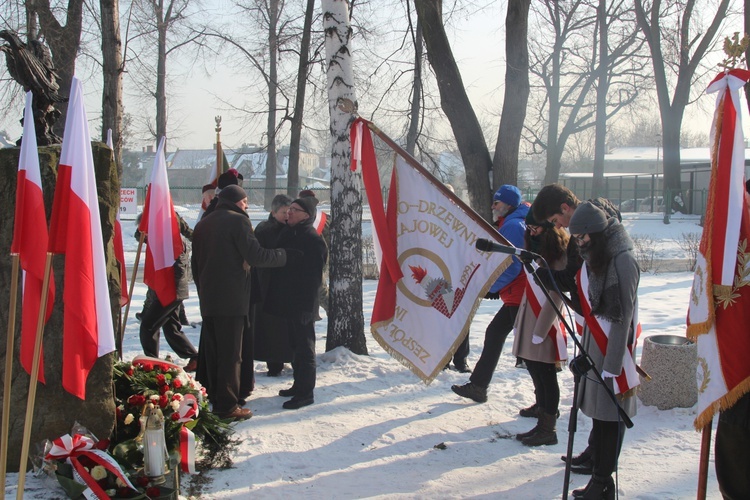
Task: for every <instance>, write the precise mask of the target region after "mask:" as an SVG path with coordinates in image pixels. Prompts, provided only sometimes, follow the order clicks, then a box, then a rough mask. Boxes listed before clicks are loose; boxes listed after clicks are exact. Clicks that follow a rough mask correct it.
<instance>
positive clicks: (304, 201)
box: [292, 196, 318, 219]
mask: <svg viewBox="0 0 750 500" xmlns="http://www.w3.org/2000/svg"><path fill="white" fill-rule="evenodd" d="M292 203H294V204H297V205H299V206H300V208H302V210H304V211H305V212H306V213H307V215H309V216H310V218H311V219H314V218H315V216H316V215H317V213H318V209H317V208H315V206H316V205H317V204H318V199H317V198H315V197H314V196H306V197H304V198H297V199H296V200H294V201H293V202H292Z"/></svg>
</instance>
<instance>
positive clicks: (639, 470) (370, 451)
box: [5, 208, 721, 499]
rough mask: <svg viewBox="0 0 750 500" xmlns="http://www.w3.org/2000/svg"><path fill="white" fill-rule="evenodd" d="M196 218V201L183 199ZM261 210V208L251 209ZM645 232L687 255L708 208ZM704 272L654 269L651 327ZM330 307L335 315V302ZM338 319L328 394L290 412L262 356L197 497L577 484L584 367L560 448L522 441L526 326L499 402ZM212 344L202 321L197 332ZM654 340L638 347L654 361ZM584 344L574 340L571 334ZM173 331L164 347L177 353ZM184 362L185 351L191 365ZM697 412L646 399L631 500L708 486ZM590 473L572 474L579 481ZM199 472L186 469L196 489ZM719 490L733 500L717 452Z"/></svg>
mask: <svg viewBox="0 0 750 500" xmlns="http://www.w3.org/2000/svg"><path fill="white" fill-rule="evenodd" d="M180 211H181V213H183V215H184V216H185V217H186V219H187V220H188V221H189V222H190V223H191V224H192V223H193V222H194V219H195V215H194V214H195V210H194V209H192V208H189V209H186V208H181V209H180ZM251 217H252V218H253V220H255V221H257V220H261V219H262V218H263V215H262V214H261V213H253V214H251ZM625 224H626V226H627V228H628V230H629V231H630V233H631V234H632V235H634V236H635V237H636V238H642V239H645V240H647V241H649V245H648V246H649V248H653V249H654V253H655V257H656V259H657V260H658V259H684V258H685V253H684V251H683V250H682V249H681V248H680V244H679V241H680V240H681V239H682V235H683V234H685V233H697V234H698V235H700V232H701V227H700V226H699V225H698V220H697V218H695V217H685V216H673V217H672V220H671V224H669V225H664V224H663V223H662V217H661V216H660V215H659V214H654V215H651V214H626V220H625ZM132 233H133V223H132V222H130V221H125V222H124V234H125V242H126V250H128V252H127V257H126V258H127V259H128V260H130V262H131V263H132V262H133V260H134V257H135V250H136V244H135V242H134V241H135V240H133V238H132V237H131V236H130V235H132ZM691 284H692V274H691V273H689V272H687V271H680V272H657V274H653V273H644V274H643V275H642V276H641V283H640V288H639V299H640V300H639V302H640V320H641V323H642V325H643V335H645V336H650V335H663V334H671V335H680V336H684V332H685V314H686V310H687V304H688V296H689V290H690V287H691ZM376 285H377V283H376V282H375V281H366V282H365V283H364V297H363V298H364V301H363V302H364V312H365V318H366V320H367V322H368V323H369V317H370V313H371V311H372V305H373V300H374V297H375V290H376ZM145 291H146V289H145V286H144V285H143V284H142V283H137V284H136V285H135V292H134V302H133V306H132V309H131V313H130V318H129V319H128V324H127V330H126V336H125V348H124V349H125V358H126V359H131V358H132V357H134V356H135V355H137V354H139V353H140V344H139V341H138V323H137V322H136V320H135V318H134V314H135V312H136V311H139V310H140V304H141V302H142V300H143V298H144V296H145ZM186 306H187V314H188V318H189V319H190V320H191V321H198V320H200V313H199V309H198V298H197V296H196V294H195V291H194V289H193V290H192V295H191V297H190V299H188V301H187V302H186ZM498 307H499V306H498V302H496V301H483V303H482V305H481V307H480V308H479V311H478V313H477V315H476V316H475V318H474V322H473V324H472V329H471V354H470V356H469V364H470V365H471V366H472V367H473V365H474V364H475V363H476V361H477V359H478V357H479V354H480V353H481V349H482V342H483V337H484V330H485V328H486V326H487V324H488V323H489V322H490V320H491V319H492V317H493V315H494V313H495V312H496V311H497V309H498ZM321 313H322V311H321ZM326 328H327V321H326V318H325V317H324V318H323V320H322V321H320V322H318V323H317V324H316V332H317V337H318V344H317V345H318V359H317V361H318V382H317V389H316V391H315V404H314V405H312V406H308V407H305V408H302V409H300V410H297V411H289V410H284V409H282V408H281V404H282V402H283V401H284V400H285V399H284V398H281V397H279V396H278V395H277V393H278V390H279V389H282V388H286V387H288V386H289V385H290V384H291V381H292V378H291V369H290V368H289V367H287V369H285V371H284V373H283V374H282V376H281V377H279V378H271V377H267V376H266V375H265V364H264V363H257V364H256V376H257V381H256V390H255V392H254V393H253V395H252V398H251V400H250V401H249V408H251V409H252V411H253V413H254V414H255V416H254V417H253V418H252V419H250V420H248V421H245V422H241V423H238V424H236V425H235V428H236V431H237V436H238V437H239V438H240V439H241V444H240V446H239V448H238V449H237V452H236V455H235V456H234V467H233V468H231V469H228V470H215V471H212V472H210V473H208V478H209V481H204V482H203V485H202V486H201V487H198V488H197V489H195V490H194V493H195V494H196V497H197V496H198V495H199V496H200V498H209V499H230V498H231V499H238V498H263V499H265V498H279V499H282V498H292V497H296V498H300V497H305V498H321V499H349V498H425V499H428V498H429V499H433V498H487V499H489V498H493V499H494V498H514V499H548V498H549V499H551V498H560V497H561V495H562V491H563V476H564V464H563V462H562V461H561V460H560V455H562V454H564V453H565V451H566V445H567V440H568V432H567V427H568V421H569V417H570V405H571V398H572V390H573V386H572V375H571V374H570V373H569V372H568V371H567V370H564V371H562V372H561V373H560V374H559V376H558V378H559V381H560V386H561V407H560V412H561V415H560V419H559V420H558V438H559V441H560V442H559V444H557V445H554V446H544V447H539V448H527V447H525V446H523V445H522V444H521V443H520V442H518V441H516V440H515V439H514V435H515V434H516V433H518V432H524V431H527V430H528V429H530V428H531V427H532V426H533V425H534V422H533V421H532V420H530V419H526V418H521V417H519V416H518V410H519V409H520V408H522V407H525V406H528V405H529V404H531V403H532V402H533V387H532V383H531V379H530V378H529V376H528V373H527V372H526V371H525V370H523V369H518V368H515V367H514V365H515V358H514V356H513V355H512V354H511V346H512V342H513V336H512V335H511V336H510V337H509V338H508V341H507V342H506V345H505V348H504V349H503V353H502V356H501V359H500V362H499V364H498V367H497V371H496V372H495V377H494V379H493V381H492V384H491V386H490V390H489V401H488V402H487V403H484V404H476V403H473V402H471V401H468V400H465V399H462V398H460V397H459V396H457V395H455V394H453V392H451V390H450V386H451V385H452V384H457V383H458V384H461V383H464V382H466V381H467V380H468V376H467V375H465V374H460V373H457V372H455V371H451V370H448V371H444V372H443V373H441V374H440V375H439V376H438V377H437V378H436V379H435V381H434V382H433V383H432V384H430V385H429V386H426V385H424V384H423V383H422V382H421V381H419V380H418V379H417V378H416V377H415V376H414V375H413V374H412V373H411V372H410V371H409V370H407V369H406V368H405V367H403V366H402V365H401V364H399V363H398V362H396V361H394V360H393V359H391V358H390V356H389V355H388V354H387V353H385V352H384V351H383V349H382V348H381V347H380V346H379V345H378V344H377V342H375V341H374V340H373V339H372V337H371V336H370V335H369V333H367V338H368V343H367V347H368V351H369V356H357V355H354V354H352V353H350V352H348V351H347V350H345V349H343V348H339V349H336V350H334V351H332V352H328V353H325V352H324V348H325V336H326ZM186 333H187V334H188V336H189V337H190V338H191V340H192V341H193V342H194V343H195V344H196V345H197V344H198V334H199V330H198V328H190V327H187V328H186ZM641 345H642V342H641V344H639V349H638V356H639V357H640V351H641ZM569 346H570V351H571V353H572V343H570V344H569ZM168 347H169V346H168V345H167V344H166V342H164V341H162V344H161V349H162V350H161V354H162V356H164V355H166V354H168V353H170V351H169V349H168ZM182 362H183V363H184V362H185V361H182ZM694 418H695V408H675V409H672V410H666V411H660V410H658V409H656V407H650V406H644V405H642V404H641V405H639V408H638V415H637V416H636V417H635V418H634V423H635V426H634V427H633V428H632V429H629V430H628V431H627V433H626V436H625V446H624V450H623V452H622V455H621V458H620V468H619V472H618V476H617V480H618V486H619V487H618V491H619V495H620V496H621V497H622V498H634V499H636V498H637V499H683V498H684V499H687V498H694V497H695V495H696V487H697V477H698V456H699V450H700V434H699V433H697V432H696V431H695V430H694V429H693V419H694ZM590 429H591V421H590V420H589V419H588V418H586V417H585V416H583V415H582V414H579V417H578V431H577V432H576V434H575V447H574V450H575V451H576V452H579V451H580V450H582V449H583V448H584V447H585V444H586V439H587V437H588V433H589V431H590ZM17 477H18V476H17V474H9V476H8V481H7V485H6V489H5V492H6V494H7V495H8V496H9V497H10V496H15V494H16V484H17ZM587 481H588V477H587V476H576V475H572V476H571V489H572V488H575V487H580V486H583V485H585V484H586V482H587ZM26 486H27V491H26V494H25V498H40V499H52V498H62V497H64V493H63V492H62V490H61V489H59V488H58V487H57V486H56V484H55V482H54V481H51V480H48V479H42V478H34V477H31V476H30V475H29V476H28V477H27V480H26ZM188 486H189V479H188V478H186V477H185V478H184V479H183V495H187V491H188ZM708 497H709V498H721V496H720V494H719V492H718V487H717V484H716V476H715V473H714V464H713V456H712V457H711V463H710V466H709V480H708Z"/></svg>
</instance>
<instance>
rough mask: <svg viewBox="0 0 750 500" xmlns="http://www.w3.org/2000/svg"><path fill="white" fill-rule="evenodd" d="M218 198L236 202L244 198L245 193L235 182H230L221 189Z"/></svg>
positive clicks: (245, 196)
mask: <svg viewBox="0 0 750 500" xmlns="http://www.w3.org/2000/svg"><path fill="white" fill-rule="evenodd" d="M218 196H219V199H222V200H227V201H230V202H232V203H237V202H238V201H240V200H244V199H245V198H247V193H245V190H244V189H242V188H241V187H239V186H238V185H236V184H231V185H229V186H227V187H225V188H224V189H222V190H221V191H220V192H219V194H218Z"/></svg>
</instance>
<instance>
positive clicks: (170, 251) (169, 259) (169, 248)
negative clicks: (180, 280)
mask: <svg viewBox="0 0 750 500" xmlns="http://www.w3.org/2000/svg"><path fill="white" fill-rule="evenodd" d="M165 142H166V141H165V140H164V138H163V137H162V139H161V141H160V142H159V149H158V150H157V151H156V158H154V168H153V169H152V170H151V182H150V183H149V185H148V191H147V192H146V203H145V205H144V206H143V215H142V216H141V223H140V225H139V226H138V230H139V231H140V232H142V233H145V234H147V235H148V246H147V250H146V266H145V269H144V272H143V282H144V283H145V284H146V285H148V287H149V288H151V289H152V290H154V292H156V296H157V297H158V298H159V302H160V303H161V304H162V305H163V306H167V305H169V304H171V303H172V302H174V301H175V300H176V299H177V290H176V287H175V282H174V268H173V267H172V266H174V263H175V261H176V260H177V258H178V257H179V256H180V254H181V253H182V238H181V237H180V226H179V223H178V221H177V216H176V215H175V213H174V205H172V195H171V194H170V193H169V179H168V178H167V161H166V159H165V156H164V144H165Z"/></svg>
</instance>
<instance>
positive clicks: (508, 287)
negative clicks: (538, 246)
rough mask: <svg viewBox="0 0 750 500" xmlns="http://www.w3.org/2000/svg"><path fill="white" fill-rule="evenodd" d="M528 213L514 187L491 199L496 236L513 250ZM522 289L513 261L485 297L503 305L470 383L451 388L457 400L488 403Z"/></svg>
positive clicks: (523, 281)
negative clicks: (462, 398)
mask: <svg viewBox="0 0 750 500" xmlns="http://www.w3.org/2000/svg"><path fill="white" fill-rule="evenodd" d="M528 213H529V205H528V204H525V203H521V190H520V189H518V188H517V187H516V186H512V185H510V184H504V185H502V186H500V189H498V190H497V192H495V195H494V196H493V198H492V215H493V218H495V219H498V218H503V223H502V225H501V226H500V228H499V229H498V232H499V233H500V234H501V235H502V236H503V237H504V238H505V239H506V240H508V242H509V243H511V244H512V245H513V246H515V247H516V248H525V245H526V241H525V238H524V234H525V232H526V215H527V214H528ZM525 288H526V273H525V272H523V265H522V264H521V261H519V260H518V259H517V258H515V257H512V263H511V264H510V266H508V268H507V269H506V270H505V271H503V273H502V274H501V275H500V277H499V278H498V279H497V281H496V282H495V283H494V284H493V285H492V287H490V291H489V293H487V295H486V297H485V298H488V299H502V301H503V305H502V307H500V310H499V311H498V312H497V314H495V317H494V318H493V319H492V321H491V322H490V324H489V325H488V326H487V330H486V331H485V334H484V347H483V348H482V354H481V355H480V356H479V361H477V364H476V366H475V367H474V371H473V373H472V374H471V377H470V378H469V382H468V383H466V384H464V385H454V386H452V387H451V389H452V390H453V392H455V393H456V394H458V395H459V396H461V397H464V398H468V399H473V400H474V401H476V402H477V403H484V402H485V401H487V388H488V387H489V385H490V381H491V380H492V374H493V373H494V372H495V368H497V362H498V361H499V359H500V353H501V352H502V350H503V345H504V344H505V339H506V338H508V334H510V332H511V330H513V324H514V323H515V321H516V315H517V314H518V308H519V306H520V305H521V300H522V298H523V292H524V289H525Z"/></svg>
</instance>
